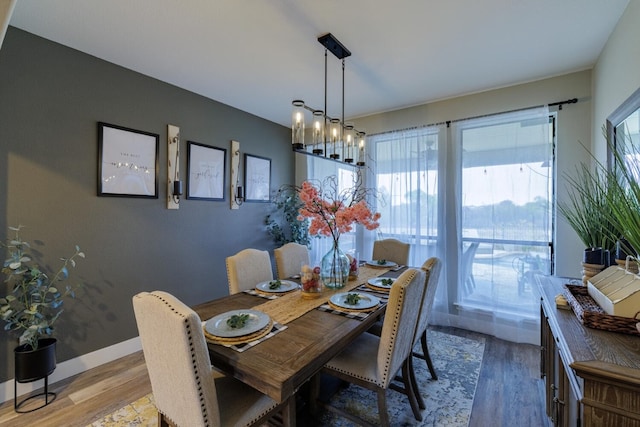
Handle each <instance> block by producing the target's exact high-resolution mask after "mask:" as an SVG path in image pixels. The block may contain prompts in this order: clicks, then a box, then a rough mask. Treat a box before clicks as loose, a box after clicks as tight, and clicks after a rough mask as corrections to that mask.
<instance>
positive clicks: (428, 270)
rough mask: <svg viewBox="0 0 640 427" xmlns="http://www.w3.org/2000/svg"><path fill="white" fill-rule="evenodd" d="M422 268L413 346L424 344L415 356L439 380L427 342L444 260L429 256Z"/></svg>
mask: <svg viewBox="0 0 640 427" xmlns="http://www.w3.org/2000/svg"><path fill="white" fill-rule="evenodd" d="M421 269H422V270H423V271H424V272H425V287H424V295H423V297H422V303H421V307H420V316H419V317H418V326H417V327H416V332H415V336H414V338H413V348H415V347H416V345H417V344H418V342H420V344H421V346H422V354H420V353H418V352H415V351H414V352H413V356H415V357H418V358H420V359H424V360H425V361H426V363H427V368H429V373H430V374H431V378H433V379H434V380H437V379H438V375H437V374H436V370H435V368H434V367H433V362H432V361H431V355H430V354H429V346H428V344H427V329H428V326H429V316H430V315H431V309H432V307H433V301H434V299H435V296H436V290H437V289H438V282H439V281H440V271H441V270H442V261H441V260H440V259H438V258H436V257H432V258H429V259H428V260H426V261H425V262H424V264H422V267H421ZM410 367H411V370H410V374H411V381H412V382H413V387H414V389H415V392H416V399H417V400H418V406H420V408H422V409H424V408H425V404H424V401H423V400H422V396H421V395H420V390H419V388H418V383H417V382H416V378H415V374H414V371H413V361H411V363H410Z"/></svg>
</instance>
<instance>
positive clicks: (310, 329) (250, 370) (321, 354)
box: [193, 265, 406, 426]
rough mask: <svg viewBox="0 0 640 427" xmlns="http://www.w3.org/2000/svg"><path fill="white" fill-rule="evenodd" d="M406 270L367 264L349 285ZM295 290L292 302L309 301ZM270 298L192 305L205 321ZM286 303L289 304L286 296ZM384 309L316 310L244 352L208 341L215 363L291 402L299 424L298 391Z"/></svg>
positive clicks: (288, 421) (326, 294) (287, 411)
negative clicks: (360, 313)
mask: <svg viewBox="0 0 640 427" xmlns="http://www.w3.org/2000/svg"><path fill="white" fill-rule="evenodd" d="M405 269H406V267H405V266H399V267H396V268H377V267H372V266H366V265H365V266H362V267H360V273H361V274H360V275H359V276H358V278H357V279H356V281H355V282H349V284H348V286H347V287H346V288H345V289H354V288H355V287H356V286H355V285H357V286H360V287H359V288H358V290H362V289H364V286H365V284H366V282H367V281H368V280H369V279H370V278H375V277H379V276H383V277H389V278H394V277H398V276H399V275H400V274H401V273H402V272H403V271H404V270H405ZM345 289H337V290H325V291H323V292H322V294H321V295H320V297H319V298H321V299H322V300H321V301H320V302H326V301H327V300H328V299H329V298H330V297H331V295H332V294H335V293H336V292H340V291H344V290H345ZM292 292H295V293H297V294H298V295H296V294H293V293H291V294H290V295H288V296H287V300H288V302H287V304H298V303H299V304H305V299H304V298H303V296H302V295H301V291H300V290H298V289H296V290H294V291H292ZM365 292H366V290H365ZM288 294H289V293H288ZM280 299H281V298H278V299H275V300H273V301H269V304H272V305H273V304H276V307H278V306H277V304H278V302H277V301H278V300H280ZM265 301H267V300H265V299H264V296H261V295H259V294H256V293H255V292H254V293H247V292H239V293H236V294H234V295H229V296H225V297H222V298H218V299H215V300H212V301H208V302H205V303H201V304H199V305H197V306H195V307H193V309H194V311H195V312H196V313H197V314H198V315H199V316H200V318H201V319H202V321H203V322H206V320H207V319H211V318H213V317H215V316H217V315H220V314H222V313H226V312H229V311H232V310H246V309H255V308H256V307H257V308H258V309H260V308H261V307H262V306H263V304H266V303H265ZM282 303H283V304H284V303H285V300H284V299H282ZM385 308H386V304H379V305H378V307H376V308H375V309H373V310H371V312H370V313H368V315H367V316H366V317H365V318H362V317H354V316H348V315H338V314H336V313H335V312H331V311H326V310H321V309H319V308H313V309H310V310H308V311H306V312H304V314H301V315H299V316H297V317H295V318H292V319H291V320H288V319H285V321H287V323H286V328H285V329H284V330H282V331H280V332H279V333H276V334H274V335H273V336H270V337H269V338H268V339H265V340H263V341H261V342H259V344H257V345H254V346H251V347H250V348H248V349H246V350H244V351H237V350H236V349H234V348H231V347H228V346H224V345H221V344H219V343H214V342H211V341H210V340H208V341H207V345H208V349H209V356H210V358H211V364H212V365H213V366H214V367H215V368H216V369H218V370H220V371H222V372H223V373H225V374H226V375H231V376H233V377H235V378H236V379H238V380H240V381H242V382H244V383H245V384H247V385H249V386H251V387H253V388H255V389H256V390H258V391H260V392H262V393H264V394H266V395H267V396H269V397H271V398H272V399H273V400H275V401H276V402H278V403H283V402H286V405H284V410H283V423H284V424H285V425H287V426H295V423H296V402H295V401H296V399H295V395H296V392H297V391H298V389H299V388H300V387H301V386H302V385H303V384H304V383H305V382H306V381H307V380H309V379H310V378H311V377H312V376H313V375H315V374H316V373H318V372H319V371H320V370H321V369H322V367H323V366H324V365H325V364H326V363H327V362H328V361H329V360H331V359H332V358H333V357H334V356H335V355H337V354H338V353H339V352H340V351H342V350H343V349H344V348H345V347H346V346H347V345H348V344H349V343H350V342H352V341H353V340H354V339H355V338H356V337H358V336H359V335H360V334H362V333H364V332H365V331H367V329H369V328H370V327H371V326H372V325H373V324H374V323H375V322H376V321H377V320H378V319H379V318H380V317H381V316H382V315H383V314H384V311H385ZM286 309H288V310H292V311H295V310H294V309H295V307H289V308H286V306H285V310H286ZM285 317H286V313H285ZM205 335H206V334H205Z"/></svg>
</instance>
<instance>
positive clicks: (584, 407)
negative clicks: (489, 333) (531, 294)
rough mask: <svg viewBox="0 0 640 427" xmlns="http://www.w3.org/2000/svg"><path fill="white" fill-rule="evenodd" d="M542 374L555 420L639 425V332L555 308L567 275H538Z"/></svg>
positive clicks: (605, 426) (622, 426)
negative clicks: (586, 321) (588, 322)
mask: <svg viewBox="0 0 640 427" xmlns="http://www.w3.org/2000/svg"><path fill="white" fill-rule="evenodd" d="M538 279H539V280H538V288H539V291H540V296H541V304H540V320H541V329H540V339H541V341H540V343H541V350H542V351H541V357H540V367H541V376H542V377H543V379H544V388H545V406H546V412H547V415H548V416H549V419H550V420H551V423H552V424H553V425H554V426H571V427H574V426H578V427H580V426H585V427H590V426H602V427H614V426H615V427H631V426H633V427H640V337H638V336H633V335H625V334H620V333H616V332H607V331H603V330H599V329H593V328H587V327H585V326H583V325H582V324H581V323H580V321H579V320H578V318H577V317H576V315H575V314H574V313H573V311H572V310H570V309H569V310H564V309H558V308H556V303H555V297H556V295H558V294H561V293H563V284H564V283H568V281H569V279H566V278H559V277H552V276H539V277H538Z"/></svg>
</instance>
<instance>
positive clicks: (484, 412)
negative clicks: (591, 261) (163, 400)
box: [0, 327, 548, 427]
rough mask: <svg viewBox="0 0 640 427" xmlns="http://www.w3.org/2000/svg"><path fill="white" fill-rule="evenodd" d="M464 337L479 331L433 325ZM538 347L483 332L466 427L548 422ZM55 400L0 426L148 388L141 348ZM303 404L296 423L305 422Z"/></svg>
mask: <svg viewBox="0 0 640 427" xmlns="http://www.w3.org/2000/svg"><path fill="white" fill-rule="evenodd" d="M434 329H436V330H440V331H443V332H447V333H452V334H456V335H460V336H465V337H473V336H478V335H479V334H476V333H473V332H468V331H464V330H460V329H455V328H446V327H434ZM539 364H540V350H539V348H538V347H537V346H533V345H528V344H514V343H511V342H507V341H503V340H500V339H497V338H493V337H490V336H486V345H485V351H484V358H483V362H482V368H481V371H480V378H479V380H478V386H477V389H476V394H475V398H474V402H473V409H472V412H471V420H470V422H469V427H487V426H492V427H494V426H495V427H499V426H518V427H527V426H531V427H541V426H547V425H548V423H547V420H546V416H545V414H544V406H543V391H542V390H543V388H542V381H541V379H540V367H539ZM49 389H50V390H51V391H54V392H56V393H57V394H58V395H57V398H56V399H55V401H54V402H53V403H51V404H50V405H49V406H47V407H45V408H42V409H39V410H37V411H34V412H31V413H27V414H17V413H15V412H14V410H13V401H9V402H5V403H4V404H3V405H2V406H0V426H11V427H21V426H39V427H45V426H46V427H48V426H55V427H57V426H86V425H88V424H91V423H92V422H94V421H96V420H98V419H100V418H102V417H103V416H105V415H107V414H110V413H111V412H113V411H115V410H117V409H119V408H121V407H123V406H125V405H126V404H128V403H130V402H133V401H135V400H136V399H138V398H140V397H142V396H144V395H146V394H148V393H149V392H150V391H151V385H150V383H149V377H148V375H147V371H146V368H145V366H144V358H143V356H142V353H141V352H137V353H134V354H132V355H129V356H126V357H123V358H121V359H118V360H115V361H113V362H110V363H107V364H105V365H102V366H99V367H97V368H94V369H91V370H89V371H86V372H84V373H82V374H79V375H76V376H74V377H72V378H68V379H66V380H63V381H60V382H58V383H55V384H53V385H50V386H49ZM304 412H305V411H304V408H303V410H302V411H301V413H300V414H299V417H300V419H299V423H298V425H300V426H304V425H305V420H308V418H307V414H305V413H304Z"/></svg>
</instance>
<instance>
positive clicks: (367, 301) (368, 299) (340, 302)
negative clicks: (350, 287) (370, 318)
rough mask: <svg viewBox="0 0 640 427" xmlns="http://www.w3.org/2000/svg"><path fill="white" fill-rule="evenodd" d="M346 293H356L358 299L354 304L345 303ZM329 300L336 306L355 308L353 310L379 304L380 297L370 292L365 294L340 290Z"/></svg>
mask: <svg viewBox="0 0 640 427" xmlns="http://www.w3.org/2000/svg"><path fill="white" fill-rule="evenodd" d="M348 294H358V295H359V296H360V299H359V300H358V303H357V304H355V305H352V304H347V302H346V300H347V295H348ZM329 301H331V303H332V304H333V305H335V306H337V307H341V308H347V309H352V310H353V309H355V310H366V309H368V308H373V307H375V306H377V305H378V304H380V299H379V298H378V297H375V296H373V295H371V294H366V293H364V292H341V293H339V294H335V295H333V296H332V297H331V298H330V299H329Z"/></svg>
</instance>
